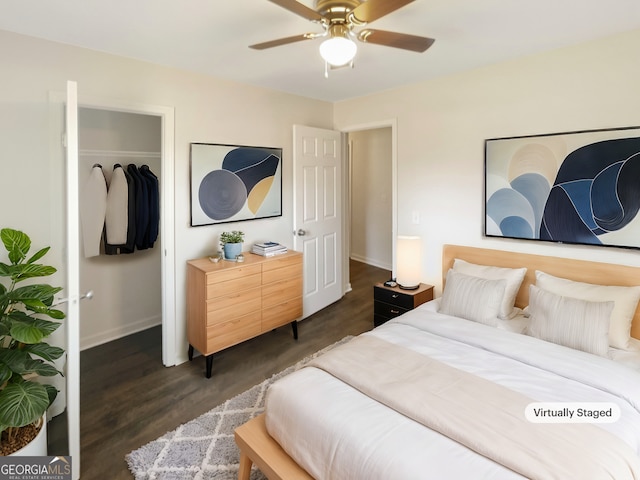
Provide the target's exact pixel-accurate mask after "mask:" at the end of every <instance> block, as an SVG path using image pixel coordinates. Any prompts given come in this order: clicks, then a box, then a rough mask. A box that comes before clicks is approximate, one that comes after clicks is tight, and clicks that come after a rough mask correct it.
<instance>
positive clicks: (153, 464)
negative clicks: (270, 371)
mask: <svg viewBox="0 0 640 480" xmlns="http://www.w3.org/2000/svg"><path fill="white" fill-rule="evenodd" d="M351 338H353V337H345V338H343V339H342V340H340V341H338V342H336V343H334V344H332V345H329V346H328V347H326V348H324V349H322V350H320V351H318V352H316V353H314V354H313V355H310V356H308V357H306V358H304V359H303V360H301V361H299V362H298V363H296V364H295V365H292V366H291V367H289V368H287V369H285V370H283V371H282V372H279V373H276V374H275V375H273V376H272V377H271V378H268V379H267V380H265V381H263V382H262V383H259V384H258V385H255V386H253V387H251V388H250V389H249V390H247V391H245V392H243V393H241V394H239V395H237V396H236V397H233V398H232V399H230V400H227V401H226V402H224V403H223V404H222V405H218V406H217V407H215V408H214V409H212V410H210V411H209V412H207V413H205V414H203V415H201V416H200V417H198V418H196V419H195V420H191V421H190V422H188V423H185V424H184V425H181V426H179V427H178V428H176V429H175V430H173V431H172V432H169V433H166V434H165V435H163V436H162V437H160V438H158V439H157V440H154V441H153V442H150V443H148V444H146V445H144V446H142V447H140V448H138V449H137V450H134V451H133V452H131V453H129V454H128V455H127V456H126V460H127V463H128V465H129V470H131V473H133V475H134V477H135V478H136V480H235V479H236V478H238V462H239V460H240V451H239V450H238V447H237V446H236V443H235V441H234V438H233V432H234V430H235V429H236V428H237V427H239V426H240V425H242V424H243V423H245V422H247V421H248V420H251V419H252V418H253V417H255V416H256V415H259V414H260V413H262V412H263V410H264V399H265V394H266V393H267V389H268V388H269V385H271V384H272V383H273V382H274V381H276V380H277V379H279V378H281V377H283V376H285V375H287V374H289V373H291V372H294V371H296V370H298V369H299V368H301V367H302V366H304V365H305V364H306V363H307V362H309V361H310V360H312V359H314V358H315V357H317V356H318V355H321V354H322V353H324V352H326V351H328V350H330V349H332V348H333V347H335V346H337V345H340V344H342V343H345V342H347V341H349V340H350V339H351ZM251 479H252V480H264V479H266V477H265V476H264V475H262V473H261V472H260V471H259V470H256V469H255V467H254V469H253V471H252V472H251Z"/></svg>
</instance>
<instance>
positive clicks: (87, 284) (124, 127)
mask: <svg viewBox="0 0 640 480" xmlns="http://www.w3.org/2000/svg"><path fill="white" fill-rule="evenodd" d="M161 121H162V119H161V117H159V116H154V115H144V114H138V113H129V112H122V111H113V110H104V109H98V108H80V109H79V111H78V124H79V128H78V135H79V188H80V203H81V205H80V223H81V236H82V238H81V239H80V244H81V248H82V249H83V251H82V252H81V256H80V289H81V291H82V292H87V291H91V292H93V296H92V300H91V301H85V302H81V305H80V309H81V311H80V318H81V319H82V321H81V325H80V348H81V349H82V350H84V349H87V348H90V347H93V346H96V345H100V344H102V343H105V342H108V341H111V340H115V339H117V338H120V337H123V336H126V335H130V334H132V333H135V332H138V331H141V330H145V329H147V328H150V327H153V326H156V325H160V324H161V323H162V273H161V272H162V269H161V266H162V265H161V264H162V257H161V251H162V248H161V246H160V240H161V239H160V228H159V219H160V216H161V212H160V211H159V208H160V204H161V202H160V201H159V190H158V187H157V184H159V180H160V174H161V172H162V168H161V167H162V156H161V149H162V125H161ZM102 176H104V183H103V184H101V182H100V178H101V177H102ZM154 178H155V179H156V186H155V191H154V190H153V179H154ZM96 180H98V181H97V182H96ZM134 183H135V184H136V185H135V188H134V185H133V184H134ZM103 189H104V190H103ZM105 195H109V200H108V201H109V212H112V211H113V205H116V206H118V208H119V209H120V210H118V211H122V208H125V206H123V202H124V203H126V204H127V205H128V208H129V211H130V212H131V214H130V215H129V216H128V217H127V215H126V214H125V219H124V223H123V222H122V218H120V217H121V216H117V217H118V221H117V222H116V223H113V222H114V221H113V220H111V223H110V220H109V218H111V219H113V218H114V217H113V216H111V217H109V214H107V217H106V221H103V220H102V217H101V215H102V213H101V212H102V211H103V210H104V209H103V207H104V206H103V205H102V203H103V202H106V201H107V197H106V196H105ZM132 195H133V196H132ZM141 195H143V196H144V197H143V198H144V202H143V203H140V196H141ZM134 196H137V197H138V207H137V208H138V211H137V214H136V215H137V216H135V218H136V222H133V223H132V222H131V221H129V222H128V223H127V220H133V216H132V215H133V211H132V210H130V209H132V208H135V205H132V204H129V203H128V201H129V200H133V199H134ZM140 205H145V207H144V208H146V210H143V211H141V210H140V208H141V207H140ZM154 208H155V210H154ZM96 212H98V213H96ZM143 218H144V219H145V220H144V223H141V222H142V219H143ZM91 225H93V226H91ZM101 225H106V227H104V228H101ZM141 225H142V226H141ZM88 227H90V228H88ZM116 227H117V228H116ZM123 228H124V231H123ZM107 229H109V232H111V233H110V234H109V235H108V232H107ZM116 230H118V233H117V235H116V234H115V233H114V232H116ZM135 230H137V232H136V231H135ZM89 232H93V233H91V234H89ZM145 232H146V236H145V235H143V233H145ZM122 235H124V236H125V237H128V238H127V240H128V241H127V242H121V241H120V240H122ZM132 235H133V237H134V239H133V240H134V244H133V245H131V243H130V240H131V236H132ZM107 236H109V237H110V238H111V239H112V240H113V239H114V238H116V240H115V241H109V239H108V238H107ZM135 237H137V238H135Z"/></svg>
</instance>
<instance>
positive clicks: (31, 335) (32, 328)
mask: <svg viewBox="0 0 640 480" xmlns="http://www.w3.org/2000/svg"><path fill="white" fill-rule="evenodd" d="M16 313H17V312H16ZM58 327H60V323H56V322H50V321H49V320H44V319H42V318H33V317H26V318H21V319H15V320H14V321H13V323H12V324H11V328H10V329H9V331H10V333H11V336H12V337H13V338H15V339H16V340H17V341H19V342H22V343H28V344H33V343H39V342H41V341H42V339H43V338H46V337H48V336H49V335H51V334H52V333H53V332H55V331H56V330H57V329H58Z"/></svg>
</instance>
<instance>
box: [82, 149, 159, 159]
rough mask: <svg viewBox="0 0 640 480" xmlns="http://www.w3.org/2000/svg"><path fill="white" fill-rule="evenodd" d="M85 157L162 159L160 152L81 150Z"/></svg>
mask: <svg viewBox="0 0 640 480" xmlns="http://www.w3.org/2000/svg"><path fill="white" fill-rule="evenodd" d="M78 154H79V155H80V156H83V157H109V158H123V157H127V158H162V154H161V153H160V152H137V151H125V150H79V151H78Z"/></svg>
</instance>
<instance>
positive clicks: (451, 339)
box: [236, 245, 640, 480]
mask: <svg viewBox="0 0 640 480" xmlns="http://www.w3.org/2000/svg"><path fill="white" fill-rule="evenodd" d="M442 265H443V285H444V288H443V295H442V297H441V298H439V299H436V300H434V301H433V302H428V303H427V304H424V305H422V306H421V307H419V308H417V309H415V310H412V311H410V312H408V313H406V314H404V315H402V316H400V317H397V318H396V319H394V320H392V321H390V322H387V323H385V324H384V325H382V326H380V327H378V328H375V329H374V330H372V331H371V332H367V333H365V334H362V335H360V336H358V337H356V339H354V340H352V341H351V342H349V343H348V344H346V345H345V346H341V347H338V348H336V349H334V350H332V351H330V352H329V353H327V354H325V355H323V356H321V357H319V358H318V359H316V360H315V361H314V363H312V364H311V365H310V366H309V367H305V368H303V369H301V370H299V371H298V372H295V373H294V374H291V375H289V376H287V377H285V378H283V379H281V380H279V381H278V382H276V383H275V384H274V385H273V386H272V387H271V388H270V390H269V393H268V396H267V403H266V410H265V413H264V414H262V415H260V416H259V417H257V418H255V419H253V420H251V421H250V422H248V423H247V424H245V425H243V426H241V427H239V428H238V429H237V430H236V442H237V444H238V446H239V447H240V451H241V463H240V471H239V478H240V479H248V478H249V475H250V469H251V465H252V464H255V465H256V466H257V467H258V468H259V469H260V470H261V471H262V472H263V473H264V474H265V475H266V476H267V477H268V478H270V479H271V480H273V479H278V478H281V479H305V478H317V479H330V478H331V479H333V478H335V479H342V478H345V479H346V478H349V479H360V478H362V479H367V480H374V479H385V480H388V479H394V478H398V479H402V480H405V479H412V478H416V479H424V478H437V479H448V478H452V479H458V478H474V479H476V478H478V479H480V478H487V479H521V478H581V479H587V478H598V479H600V478H615V479H616V480H620V479H626V478H629V479H633V478H639V479H640V341H639V340H638V339H639V338H640V311H639V309H638V298H640V287H638V286H639V285H640V268H636V267H629V266H622V265H612V264H605V263H596V262H587V261H581V260H573V259H564V258H556V257H546V256H538V255H529V254H522V253H513V252H503V251H498V250H488V249H480V248H473V247H463V246H454V245H446V246H445V247H444V249H443V263H442ZM558 317H562V319H563V321H562V322H561V323H559V322H558V321H557V320H558Z"/></svg>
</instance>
